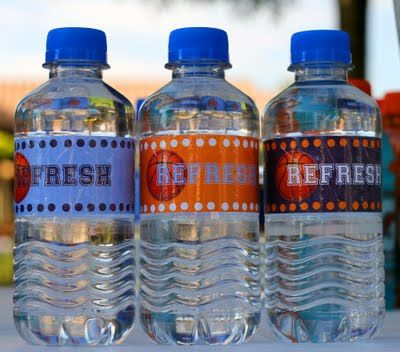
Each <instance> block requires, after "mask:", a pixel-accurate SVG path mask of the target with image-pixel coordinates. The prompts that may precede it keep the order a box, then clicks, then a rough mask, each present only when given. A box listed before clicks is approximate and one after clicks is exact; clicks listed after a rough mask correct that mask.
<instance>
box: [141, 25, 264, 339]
mask: <svg viewBox="0 0 400 352" xmlns="http://www.w3.org/2000/svg"><path fill="white" fill-rule="evenodd" d="M166 67H167V68H168V69H171V70H172V80H171V81H170V82H169V83H168V84H167V85H166V86H164V87H163V88H161V89H160V90H159V91H157V92H155V93H154V94H152V95H151V96H150V97H149V98H148V99H146V101H145V102H144V103H143V105H142V107H141V109H140V112H139V115H140V116H139V131H140V132H139V138H140V141H139V148H140V173H141V175H140V177H141V205H140V206H141V216H140V243H141V244H140V265H141V267H140V319H141V323H142V326H143V328H144V330H145V331H146V333H147V334H148V335H149V336H150V337H151V338H152V339H153V340H155V341H157V342H159V343H163V344H166V343H175V344H184V345H186V344H229V343H239V342H242V341H245V340H246V339H248V338H249V337H250V336H252V335H253V333H254V331H255V329H256V327H257V326H258V324H259V321H260V256H259V254H260V253H259V252H260V248H259V223H258V213H257V212H258V207H259V204H258V190H257V185H258V135H259V133H258V126H259V122H258V112H257V109H256V107H255V105H254V103H253V101H252V100H251V99H250V98H249V97H247V96H246V95H245V94H244V93H242V92H241V91H240V90H238V89H237V88H235V87H233V86H232V85H230V84H229V83H228V82H227V81H226V80H225V79H224V76H225V74H224V71H225V69H227V68H230V67H231V65H230V63H229V57H228V38H227V34H226V33H225V32H224V31H223V30H220V29H214V28H201V27H200V28H182V29H177V30H174V31H173V32H171V34H170V37H169V61H168V63H167V65H166Z"/></svg>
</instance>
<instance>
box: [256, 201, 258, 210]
mask: <svg viewBox="0 0 400 352" xmlns="http://www.w3.org/2000/svg"><path fill="white" fill-rule="evenodd" d="M256 211H258V204H257V203H256Z"/></svg>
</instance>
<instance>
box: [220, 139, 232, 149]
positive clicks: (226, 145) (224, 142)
mask: <svg viewBox="0 0 400 352" xmlns="http://www.w3.org/2000/svg"><path fill="white" fill-rule="evenodd" d="M222 144H223V145H224V147H229V146H230V145H231V142H230V141H229V139H227V138H225V139H224V141H223V142H222Z"/></svg>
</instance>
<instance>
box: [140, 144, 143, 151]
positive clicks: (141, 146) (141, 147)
mask: <svg viewBox="0 0 400 352" xmlns="http://www.w3.org/2000/svg"><path fill="white" fill-rule="evenodd" d="M140 150H141V151H142V150H143V143H140Z"/></svg>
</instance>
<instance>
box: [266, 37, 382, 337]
mask: <svg viewBox="0 0 400 352" xmlns="http://www.w3.org/2000/svg"><path fill="white" fill-rule="evenodd" d="M291 54H292V65H291V66H290V67H289V70H290V71H294V72H295V82H294V83H293V84H292V85H291V86H289V87H288V88H287V89H285V90H284V91H283V92H282V93H280V94H279V95H278V96H277V97H275V98H274V99H272V100H271V101H270V102H269V103H268V104H267V106H266V108H265V112H264V115H263V120H262V139H263V141H264V147H265V151H266V152H265V155H266V167H265V175H266V178H265V185H266V193H267V194H266V224H265V229H266V245H265V298H266V310H267V316H268V319H269V322H270V325H271V326H272V329H273V331H274V332H275V334H276V335H277V336H278V337H279V338H280V339H282V340H284V341H290V342H306V341H308V342H333V341H353V340H359V339H366V338H370V337H372V336H374V335H375V334H376V333H377V331H378V330H379V327H380V326H381V323H382V320H383V317H384V270H383V264H384V259H383V243H382V215H381V207H382V200H381V160H380V158H381V156H380V147H381V133H382V127H381V116H380V112H379V109H378V107H377V105H376V102H375V101H374V100H373V99H372V98H371V97H370V96H368V95H367V94H365V93H363V92H362V91H360V90H358V89H357V88H355V87H354V86H352V85H350V84H349V83H348V82H347V71H348V70H349V68H350V67H351V65H350V64H351V59H350V49H349V37H348V35H347V33H345V32H341V31H330V30H322V31H306V32H299V33H296V34H294V35H293V37H292V43H291Z"/></svg>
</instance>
